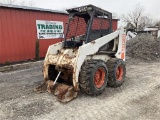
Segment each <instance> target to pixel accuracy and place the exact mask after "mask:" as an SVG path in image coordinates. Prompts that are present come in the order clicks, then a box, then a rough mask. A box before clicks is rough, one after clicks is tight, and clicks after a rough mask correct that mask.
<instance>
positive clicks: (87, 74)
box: [79, 60, 108, 95]
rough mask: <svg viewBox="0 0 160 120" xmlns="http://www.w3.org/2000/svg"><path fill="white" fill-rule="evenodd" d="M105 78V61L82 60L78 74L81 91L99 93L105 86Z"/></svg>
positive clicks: (106, 76) (91, 93)
mask: <svg viewBox="0 0 160 120" xmlns="http://www.w3.org/2000/svg"><path fill="white" fill-rule="evenodd" d="M95 74H96V75H95ZM97 74H98V78H97ZM107 80H108V69H107V65H106V63H105V62H103V61H102V60H88V61H86V62H84V64H83V65H82V67H81V72H80V75H79V83H80V90H81V92H83V93H86V94H89V95H99V94H101V93H102V92H103V91H104V89H105V88H106V85H107ZM97 81H98V82H97Z"/></svg>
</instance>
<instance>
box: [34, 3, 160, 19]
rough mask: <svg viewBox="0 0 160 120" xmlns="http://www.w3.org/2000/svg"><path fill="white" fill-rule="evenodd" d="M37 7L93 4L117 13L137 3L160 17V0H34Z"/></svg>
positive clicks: (68, 6) (124, 11)
mask: <svg viewBox="0 0 160 120" xmlns="http://www.w3.org/2000/svg"><path fill="white" fill-rule="evenodd" d="M32 1H34V3H35V5H36V6H37V7H42V8H50V9H55V10H61V9H66V8H70V7H76V6H77V7H78V6H81V5H86V4H93V5H95V6H98V7H101V8H103V9H105V10H108V11H110V12H114V13H117V14H119V15H120V14H123V13H126V12H128V11H130V10H132V9H133V8H134V6H135V5H136V4H139V3H140V4H141V5H143V6H144V8H145V11H146V12H147V13H149V14H151V15H153V17H160V0H32Z"/></svg>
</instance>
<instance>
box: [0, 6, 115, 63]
mask: <svg viewBox="0 0 160 120" xmlns="http://www.w3.org/2000/svg"><path fill="white" fill-rule="evenodd" d="M0 15H1V17H0V63H5V62H7V61H9V62H16V61H23V60H28V59H34V58H35V43H36V40H37V31H36V20H50V21H62V22H63V23H64V27H66V26H65V23H67V22H68V15H66V14H59V13H49V12H42V11H29V10H19V9H11V8H0ZM80 25H82V26H83V25H84V26H85V24H83V22H81V24H80ZM2 28H3V29H2ZM116 28H117V21H113V29H114V30H116ZM64 30H66V28H64ZM81 32H83V31H82V30H80V33H81ZM80 33H78V34H80ZM61 40H62V39H49V40H40V42H39V43H40V57H44V56H45V54H46V51H47V49H48V46H49V45H51V44H54V43H57V42H60V41H61Z"/></svg>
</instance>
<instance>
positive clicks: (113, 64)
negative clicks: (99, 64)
mask: <svg viewBox="0 0 160 120" xmlns="http://www.w3.org/2000/svg"><path fill="white" fill-rule="evenodd" d="M107 65H108V79H109V80H108V85H109V86H110V87H119V86H121V85H122V84H123V82H124V78H125V75H126V65H125V62H124V61H123V60H122V59H118V58H112V59H109V60H108V61H107Z"/></svg>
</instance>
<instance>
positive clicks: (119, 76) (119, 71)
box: [116, 66, 123, 81]
mask: <svg viewBox="0 0 160 120" xmlns="http://www.w3.org/2000/svg"><path fill="white" fill-rule="evenodd" d="M116 78H117V80H118V81H121V80H122V78H123V67H122V66H118V67H117V69H116Z"/></svg>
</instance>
